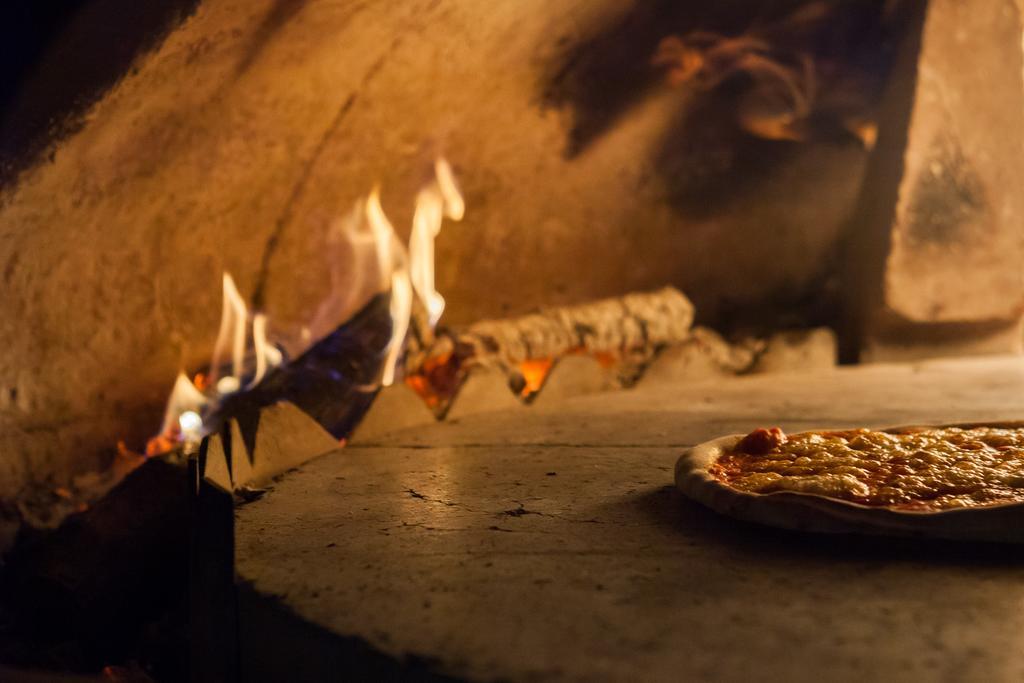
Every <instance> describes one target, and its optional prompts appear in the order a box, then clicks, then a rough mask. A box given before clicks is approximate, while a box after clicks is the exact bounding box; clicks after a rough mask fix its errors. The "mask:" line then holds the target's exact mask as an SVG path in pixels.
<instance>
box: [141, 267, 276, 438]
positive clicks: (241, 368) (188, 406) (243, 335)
mask: <svg viewBox="0 0 1024 683" xmlns="http://www.w3.org/2000/svg"><path fill="white" fill-rule="evenodd" d="M221 280H222V286H223V301H222V305H221V318H220V328H219V330H218V332H217V341H216V342H215V343H214V346H213V357H212V358H211V361H210V368H209V370H208V371H207V372H197V373H196V374H195V376H194V379H193V380H189V378H188V377H187V376H186V375H185V373H184V372H179V373H178V377H177V379H175V382H174V387H173V388H172V389H171V395H170V397H169V398H168V399H167V407H166V408H165V409H164V419H163V424H162V426H161V427H160V432H159V434H157V436H155V437H153V438H152V439H150V440H149V443H147V444H146V455H156V454H159V453H166V452H167V451H170V450H172V449H173V448H174V447H175V446H176V445H177V444H178V443H181V442H182V441H185V442H194V441H198V440H199V439H201V438H202V437H203V435H204V434H205V432H206V418H207V417H208V416H209V413H210V412H211V411H212V410H214V409H215V408H216V407H217V406H218V405H219V404H220V401H221V399H222V398H223V397H224V396H226V395H227V394H231V393H234V392H236V391H239V390H240V389H241V388H242V387H243V386H245V388H249V387H253V386H255V385H256V384H258V383H259V382H260V380H262V379H263V378H264V377H265V376H266V373H267V370H268V369H269V368H272V367H277V366H278V365H280V364H281V362H282V361H283V358H282V355H281V352H280V351H279V350H278V349H277V347H276V346H274V345H273V344H271V343H269V341H268V340H267V326H268V320H267V316H266V314H264V313H256V314H255V315H253V316H252V360H251V362H250V363H249V365H251V366H252V374H251V376H250V377H249V378H248V382H246V383H244V385H243V380H244V378H245V375H246V373H247V371H248V370H247V367H246V366H247V351H248V348H247V345H246V342H247V340H248V338H249V333H248V324H249V308H248V306H246V304H245V300H244V299H243V298H242V295H241V293H239V291H238V287H237V286H236V285H235V281H234V278H232V277H231V275H230V274H229V273H224V275H223V277H222V279H221ZM229 347H230V350H231V363H230V374H226V375H223V376H220V373H221V372H222V370H223V367H224V356H225V352H226V350H227V349H228V348H229Z"/></svg>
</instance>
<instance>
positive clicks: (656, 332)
mask: <svg viewBox="0 0 1024 683" xmlns="http://www.w3.org/2000/svg"><path fill="white" fill-rule="evenodd" d="M693 313H694V309H693V304H691V303H690V300H689V299H687V298H686V296H685V295H684V294H683V293H682V292H680V291H679V290H677V289H675V288H674V287H665V288H664V289H660V290H657V291H654V292H644V293H635V294H627V295H625V296H622V297H616V298H611V299H604V300H601V301H597V302H594V303H589V304H582V305H578V306H566V307H558V308H546V309H542V310H540V311H539V312H537V313H534V314H532V315H527V316H523V317H521V318H514V319H509V320H485V321H481V322H478V323H475V324H473V325H470V326H469V327H468V328H466V329H465V330H461V331H453V332H452V331H449V332H441V333H439V334H438V335H437V336H436V337H435V338H433V340H432V341H430V340H428V341H426V342H424V339H425V338H426V337H425V335H420V336H418V337H416V338H414V339H413V340H412V341H411V342H410V345H409V349H408V352H407V355H406V362H405V366H406V378H407V380H406V381H407V382H408V383H409V384H410V385H411V386H412V387H413V388H414V389H415V390H416V391H417V392H418V393H419V394H420V395H421V396H423V397H424V398H425V399H426V400H427V402H428V405H430V406H431V407H432V408H433V409H434V410H435V411H436V412H438V413H440V414H443V412H444V411H445V410H447V407H448V404H449V403H450V401H451V398H453V397H454V395H455V392H456V391H457V390H458V388H459V386H460V385H461V383H462V380H463V379H464V378H465V375H466V372H467V371H468V369H469V368H470V367H472V366H474V365H483V366H493V367H498V368H500V369H501V370H503V371H504V372H505V373H506V375H507V376H508V377H509V383H510V385H511V386H512V388H513V389H514V390H515V391H517V392H518V393H520V394H521V395H523V396H524V398H528V397H529V396H530V395H532V394H533V393H535V391H536V390H537V389H538V388H539V387H540V384H542V383H543V379H544V377H545V376H546V375H547V372H548V370H550V368H551V365H552V363H553V361H554V359H556V358H559V357H561V356H564V355H566V354H572V353H585V354H590V355H593V356H595V357H597V358H598V359H599V360H603V361H605V362H608V363H623V364H625V365H627V366H628V365H638V364H643V363H645V362H646V361H648V360H650V358H651V357H652V356H653V354H654V353H655V352H656V351H657V350H658V349H660V348H662V347H664V346H668V345H671V344H676V343H679V342H682V341H684V340H686V339H687V338H688V337H689V336H690V327H691V325H692V323H693Z"/></svg>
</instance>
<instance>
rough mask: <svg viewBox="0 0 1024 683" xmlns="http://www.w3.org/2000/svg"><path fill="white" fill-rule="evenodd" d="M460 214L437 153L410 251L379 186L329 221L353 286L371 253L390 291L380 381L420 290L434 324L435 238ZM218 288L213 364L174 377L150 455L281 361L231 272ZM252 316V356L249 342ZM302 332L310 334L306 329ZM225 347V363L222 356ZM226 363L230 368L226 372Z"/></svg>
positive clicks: (389, 379) (389, 376)
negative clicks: (351, 266)
mask: <svg viewBox="0 0 1024 683" xmlns="http://www.w3.org/2000/svg"><path fill="white" fill-rule="evenodd" d="M464 213H465V202H464V200H463V198H462V195H461V194H460V192H459V189H458V186H457V185H456V183H455V177H454V174H453V173H452V169H451V166H449V164H448V162H447V161H445V160H444V159H438V160H437V161H436V162H435V164H434V179H433V180H432V181H431V182H430V183H429V184H428V185H427V186H426V187H424V188H423V189H422V190H421V191H420V192H419V194H418V195H417V198H416V207H415V211H414V215H413V226H412V232H411V235H410V244H409V249H408V251H407V250H406V248H405V246H404V245H403V244H402V243H401V241H399V239H398V236H397V234H396V233H395V229H394V227H393V226H392V224H391V221H389V220H388V217H387V215H386V214H385V213H384V208H383V207H382V206H381V202H380V189H379V187H374V188H373V189H372V190H371V192H370V194H369V195H368V196H367V197H366V199H365V200H362V201H360V202H358V203H357V204H356V208H355V210H354V211H353V212H352V214H350V215H349V216H348V217H347V218H344V219H342V220H340V221H338V222H337V223H335V224H334V225H332V228H331V232H330V233H329V239H343V240H347V241H348V243H349V244H350V245H351V246H352V247H353V248H354V254H355V271H356V272H355V277H354V281H355V283H356V284H357V285H359V286H358V287H355V288H354V289H361V286H362V283H363V282H364V281H365V278H366V277H367V276H366V274H365V273H366V270H367V269H366V268H364V265H368V264H365V259H367V258H369V259H371V260H372V259H375V260H376V267H377V268H376V270H377V275H378V277H379V286H378V290H386V289H389V290H390V292H391V301H390V305H389V313H390V316H391V321H392V327H391V337H390V339H389V341H388V345H387V347H386V348H385V358H384V363H383V367H382V370H381V378H380V384H381V385H382V386H389V385H391V384H393V383H394V381H395V377H396V375H397V368H398V363H399V361H400V360H401V355H402V351H403V347H404V343H405V338H406V335H407V334H408V332H409V326H410V323H411V319H412V310H413V302H414V298H415V297H416V296H418V297H419V298H420V300H421V301H422V302H423V304H424V307H425V308H426V309H427V316H428V320H429V324H430V326H431V327H433V326H434V325H435V324H436V323H437V321H438V319H439V318H440V317H441V313H442V311H443V310H444V298H443V297H442V296H441V294H440V293H439V292H438V291H437V289H436V288H435V286H434V240H435V238H436V237H437V235H438V233H439V232H440V229H441V223H442V222H443V220H444V218H445V217H447V218H450V219H452V220H456V221H457V220H460V219H461V218H462V216H463V214H464ZM371 251H372V256H371V254H370V252H371ZM336 278H337V274H336V273H335V272H334V271H332V283H334V284H336V285H337V284H338V282H337V280H336ZM222 291H223V299H222V304H221V320H220V327H219V329H218V332H217V339H216V342H215V343H214V347H213V356H212V359H211V362H210V367H209V369H208V371H206V372H200V373H196V375H195V380H194V382H193V381H190V380H189V379H188V377H187V376H186V375H185V374H184V373H180V374H179V375H178V378H177V379H176V380H175V383H174V388H173V389H172V391H171V395H170V397H169V398H168V401H167V407H166V409H165V411H164V420H163V425H162V426H161V429H160V433H159V434H158V435H157V436H155V437H153V438H152V439H150V442H149V443H148V444H147V446H146V453H147V455H152V454H154V453H162V452H166V451H168V450H171V449H172V448H173V447H174V446H175V445H176V444H178V443H180V442H181V441H194V440H198V439H200V438H202V436H203V435H204V433H205V431H206V428H207V426H206V420H207V419H208V418H209V416H210V415H211V414H212V413H213V412H214V411H215V410H216V409H217V407H218V406H219V405H220V402H221V399H222V398H223V397H224V396H226V395H227V394H231V393H234V392H236V391H241V390H243V389H249V388H252V387H254V386H256V385H257V384H258V383H259V382H260V381H261V380H262V379H263V378H264V377H265V376H266V374H267V372H268V370H269V369H270V368H271V367H276V366H278V365H280V364H281V363H282V354H281V352H280V351H279V350H278V349H277V347H276V346H274V345H273V344H271V343H270V342H269V341H268V331H267V330H268V326H269V320H268V318H267V316H266V314H264V313H261V312H257V313H255V314H253V315H251V316H250V312H249V308H248V306H247V305H246V303H245V299H244V298H243V297H242V295H241V293H240V292H239V291H238V287H237V286H236V284H235V281H234V279H233V278H232V277H231V275H230V274H229V273H224V275H223V278H222ZM342 294H343V298H342V300H341V303H342V304H344V306H345V307H347V306H348V305H349V304H351V303H352V302H351V301H349V300H348V299H349V298H350V297H351V296H357V295H358V292H344V293H342ZM337 306H338V301H336V300H335V298H334V297H332V298H331V299H330V300H328V301H325V302H323V303H322V304H321V307H320V310H318V312H317V315H316V316H315V318H314V320H313V321H312V322H311V324H310V326H311V327H313V328H314V329H316V330H317V331H318V332H319V331H322V330H321V327H323V326H324V325H325V324H327V323H326V321H328V320H329V319H330V318H331V315H330V311H331V310H332V309H334V308H337ZM321 318H323V320H321ZM250 322H251V326H252V334H251V338H252V347H251V351H252V353H251V358H250V357H249V355H248V354H249V350H250V348H249V346H248V345H247V341H248V340H249V330H248V326H249V324H250ZM303 333H304V334H305V335H310V334H311V333H310V329H309V327H306V328H305V329H304V330H303ZM228 353H230V364H229V365H228V363H227V362H226V356H227V354H228ZM226 366H228V367H229V372H226V374H225V367H226Z"/></svg>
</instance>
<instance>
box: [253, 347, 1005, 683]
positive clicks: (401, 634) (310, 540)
mask: <svg viewBox="0 0 1024 683" xmlns="http://www.w3.org/2000/svg"><path fill="white" fill-rule="evenodd" d="M1022 416H1024V362H1022V361H1021V360H1020V359H1016V358H1012V359H998V360H974V361H945V362H931V363H925V364H921V365H916V366H915V365H899V366H877V367H868V368H854V369H837V370H831V371H820V372H815V373H804V374H790V375H771V376H767V375H765V376H751V377H742V378H734V379H728V380H726V379H717V380H715V381H713V382H710V383H705V384H701V385H697V386H694V385H689V386H684V385H680V386H678V387H675V388H662V389H655V388H648V389H645V388H643V387H641V388H638V389H635V390H632V391H622V392H612V393H604V394H598V395H592V396H588V397H583V398H580V399H576V400H572V401H568V402H566V403H565V404H563V405H562V406H560V408H559V409H558V410H557V411H555V410H552V411H544V410H535V411H520V412H514V413H507V414H502V413H495V414H487V415H477V416H471V417H467V418H465V419H463V420H460V421H459V423H457V424H446V423H439V424H436V425H434V426H432V427H431V428H428V429H418V430H410V431H405V432H396V433H394V434H392V435H390V436H387V437H382V438H381V439H380V440H379V441H378V442H377V443H376V444H372V445H371V444H365V445H363V446H358V447H349V448H346V449H343V450H340V451H337V452H335V453H332V454H329V455H327V456H325V457H323V458H320V459H317V460H315V461H313V462H311V463H309V464H308V465H306V466H304V467H302V468H301V469H300V470H298V471H296V472H293V473H291V474H288V475H286V476H285V477H283V478H281V479H280V480H278V481H277V482H276V483H275V484H274V488H273V490H271V491H270V492H269V493H267V494H266V496H264V497H263V498H262V499H260V500H259V501H256V502H254V503H251V504H248V505H245V506H242V507H241V508H239V509H238V511H237V526H236V542H237V546H236V548H237V551H236V561H237V572H238V577H239V579H240V580H241V581H242V582H243V583H244V584H245V590H243V591H241V594H240V595H241V597H240V599H241V601H242V605H241V610H242V614H243V615H244V617H245V618H244V619H243V620H242V622H241V648H242V662H243V663H242V669H243V673H245V674H246V675H248V676H249V677H250V678H249V679H250V680H282V679H283V678H287V679H288V680H322V679H323V678H324V677H329V678H336V677H338V676H344V674H345V669H338V668H334V669H331V668H330V667H331V666H332V665H335V666H336V665H337V664H336V663H337V662H346V663H347V664H346V665H348V666H359V664H358V662H357V661H356V660H354V659H352V656H353V655H352V653H353V652H363V654H364V656H366V657H371V656H372V657H378V658H379V657H382V656H384V657H387V658H390V661H392V662H393V663H394V668H395V669H397V670H406V669H407V668H408V667H409V666H412V665H413V664H416V663H418V664H416V665H417V666H418V667H419V668H418V669H417V670H418V671H419V673H420V674H423V673H424V669H427V670H429V671H433V672H438V673H440V674H445V675H449V676H453V677H455V678H458V679H465V680H508V681H520V680H522V681H525V680H530V681H582V680H588V681H593V680H651V681H657V680H664V681H670V680H671V681H675V680H728V681H740V680H754V679H756V680H797V681H805V680H806V681H814V680H820V679H821V678H822V676H826V677H827V678H828V679H829V680H837V681H863V680H886V681H920V680H986V681H1016V680H1020V679H1021V677H1024V651H1022V649H1021V648H1020V635H1019V634H1020V633H1021V632H1022V630H1024V612H1022V611H1021V609H1020V605H1021V603H1022V601H1024V583H1022V582H1021V580H1020V564H1021V561H1022V560H1024V555H1022V551H1021V549H1020V548H1016V547H1007V546H998V547H991V546H975V545H964V544H952V543H919V542H908V541H906V540H899V541H891V540H887V539H881V538H870V539H869V538H853V537H826V536H812V535H802V534H796V533H784V532H781V531H776V530H771V529H768V528H761V527H757V526H754V525H748V524H743V523H740V522H735V521H732V520H730V519H726V518H723V517H720V516H717V515H715V514H714V513H712V512H710V511H708V510H706V509H704V508H702V507H700V506H698V505H696V504H694V503H691V502H689V501H687V500H685V499H684V498H683V497H682V496H681V495H680V494H678V493H677V492H676V490H675V488H674V487H673V486H672V467H673V465H674V462H675V459H676V457H677V456H678V454H679V450H680V448H682V447H683V446H684V445H687V444H692V443H694V442H697V441H701V440H705V439H708V438H711V437H714V436H720V435H722V434H723V433H730V432H735V431H742V430H747V429H750V428H752V427H755V426H760V425H766V424H769V425H774V424H779V425H782V426H783V427H785V428H788V429H799V428H804V427H824V426H844V425H865V424H866V425H876V426H881V425H885V424H892V423H907V422H926V421H950V420H977V419H999V418H1004V419H1006V418H1020V417H1022ZM275 644H276V646H275ZM282 644H287V645H282ZM342 653H347V654H345V655H344V656H342ZM346 657H348V658H347V659H346ZM297 672H298V673H297Z"/></svg>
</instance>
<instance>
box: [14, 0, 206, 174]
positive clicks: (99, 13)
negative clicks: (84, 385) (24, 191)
mask: <svg viewBox="0 0 1024 683" xmlns="http://www.w3.org/2000/svg"><path fill="white" fill-rule="evenodd" d="M199 2H200V0H163V1H162V2H137V1H135V0H5V2H3V3H0V72H2V74H3V77H2V78H0V185H6V184H7V183H9V182H11V181H12V180H13V179H14V177H15V176H16V175H17V174H18V173H19V172H20V171H21V170H23V169H25V168H26V167H27V166H28V165H29V164H31V163H32V162H33V161H34V160H35V159H36V158H37V157H38V156H39V155H40V154H42V153H44V152H45V151H46V150H47V148H48V147H49V146H50V145H51V143H52V142H54V141H56V140H57V139H59V138H61V137H64V136H66V135H68V134H69V133H71V132H73V131H74V130H75V129H76V127H77V125H78V118H79V117H80V116H81V115H82V114H83V113H84V112H85V110H86V109H87V108H88V107H89V106H90V105H92V104H93V103H94V102H95V101H96V100H97V99H98V98H99V96H100V95H102V94H103V93H104V92H105V91H106V90H107V89H109V88H110V87H111V86H112V85H113V84H114V83H116V82H117V81H118V79H120V78H121V77H122V76H123V75H124V74H125V73H126V72H127V71H128V69H129V68H130V67H131V65H132V63H133V61H134V60H135V58H136V57H137V56H138V55H139V54H141V53H143V52H145V51H146V50H149V49H151V48H153V47H155V46H156V45H157V44H159V42H160V41H161V40H163V38H164V37H165V36H166V35H167V33H168V32H169V31H170V30H171V29H172V28H173V27H174V26H176V25H178V24H179V23H180V22H181V21H183V20H184V19H185V18H186V17H187V16H189V14H191V13H192V12H193V11H194V10H195V8H196V7H197V6H198V5H199Z"/></svg>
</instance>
